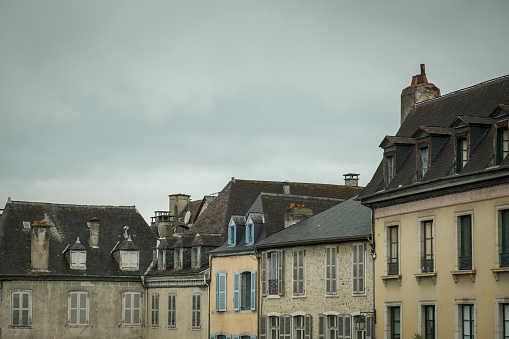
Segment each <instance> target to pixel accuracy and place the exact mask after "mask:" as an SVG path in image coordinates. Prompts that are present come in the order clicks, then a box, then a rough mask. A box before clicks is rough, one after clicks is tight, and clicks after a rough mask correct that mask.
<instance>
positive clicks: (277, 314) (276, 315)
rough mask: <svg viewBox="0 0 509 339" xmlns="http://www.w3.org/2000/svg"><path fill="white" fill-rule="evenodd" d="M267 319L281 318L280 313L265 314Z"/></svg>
mask: <svg viewBox="0 0 509 339" xmlns="http://www.w3.org/2000/svg"><path fill="white" fill-rule="evenodd" d="M266 316H267V317H279V316H281V313H277V312H269V313H267V315H266Z"/></svg>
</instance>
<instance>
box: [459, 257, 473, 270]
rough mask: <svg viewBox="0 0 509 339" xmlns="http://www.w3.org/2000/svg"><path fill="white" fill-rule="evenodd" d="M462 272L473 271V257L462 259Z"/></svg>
mask: <svg viewBox="0 0 509 339" xmlns="http://www.w3.org/2000/svg"><path fill="white" fill-rule="evenodd" d="M459 264H460V265H459V266H460V267H459V268H460V270H471V269H472V257H471V256H468V257H460V263H459Z"/></svg>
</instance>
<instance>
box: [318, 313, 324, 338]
mask: <svg viewBox="0 0 509 339" xmlns="http://www.w3.org/2000/svg"><path fill="white" fill-rule="evenodd" d="M325 320H326V318H325V316H324V315H323V314H319V315H318V339H325Z"/></svg>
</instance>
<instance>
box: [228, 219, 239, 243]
mask: <svg viewBox="0 0 509 339" xmlns="http://www.w3.org/2000/svg"><path fill="white" fill-rule="evenodd" d="M236 239H237V226H236V225H235V224H233V225H230V226H228V246H235V245H236Z"/></svg>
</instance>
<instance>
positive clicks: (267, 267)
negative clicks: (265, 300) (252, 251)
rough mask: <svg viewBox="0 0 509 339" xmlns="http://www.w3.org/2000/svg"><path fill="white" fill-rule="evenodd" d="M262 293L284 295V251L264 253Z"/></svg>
mask: <svg viewBox="0 0 509 339" xmlns="http://www.w3.org/2000/svg"><path fill="white" fill-rule="evenodd" d="M262 294H263V295H264V296H265V295H267V294H268V295H283V252H282V251H272V252H263V253H262Z"/></svg>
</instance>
